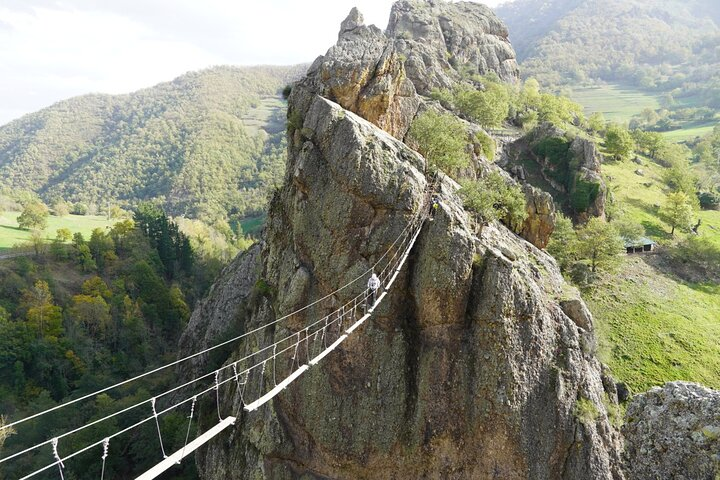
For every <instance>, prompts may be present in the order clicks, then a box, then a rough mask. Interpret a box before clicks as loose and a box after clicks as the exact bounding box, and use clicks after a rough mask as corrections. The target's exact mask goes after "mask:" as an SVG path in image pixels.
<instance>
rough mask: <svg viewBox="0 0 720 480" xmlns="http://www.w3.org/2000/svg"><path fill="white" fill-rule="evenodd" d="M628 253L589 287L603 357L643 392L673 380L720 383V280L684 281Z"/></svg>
mask: <svg viewBox="0 0 720 480" xmlns="http://www.w3.org/2000/svg"><path fill="white" fill-rule="evenodd" d="M651 258H652V257H639V256H638V257H628V258H627V260H626V261H625V264H624V265H623V267H622V268H621V269H619V271H618V273H616V274H612V275H607V276H605V277H604V278H603V280H602V281H601V282H599V283H598V284H597V285H596V286H595V287H594V288H593V289H592V290H590V291H588V292H585V294H584V295H583V297H584V298H585V300H586V302H587V304H588V306H589V307H590V310H591V311H592V312H593V314H594V316H595V325H596V328H597V332H598V340H599V349H598V355H599V357H600V360H601V361H603V362H604V363H606V364H608V365H609V366H610V369H611V370H612V372H613V375H614V376H615V377H616V378H617V379H618V380H620V381H623V382H625V383H627V384H628V385H629V386H630V388H631V389H632V391H634V392H641V391H645V390H647V389H649V388H650V387H652V386H656V385H662V384H664V383H665V382H668V381H672V380H686V381H692V382H700V383H703V384H705V385H707V386H709V387H711V388H720V285H711V284H685V283H682V282H679V281H677V280H675V279H674V278H672V277H670V276H667V275H664V274H663V273H662V272H661V271H659V270H658V269H656V268H654V267H653V266H651V265H649V264H648V261H649V260H650V259H651Z"/></svg>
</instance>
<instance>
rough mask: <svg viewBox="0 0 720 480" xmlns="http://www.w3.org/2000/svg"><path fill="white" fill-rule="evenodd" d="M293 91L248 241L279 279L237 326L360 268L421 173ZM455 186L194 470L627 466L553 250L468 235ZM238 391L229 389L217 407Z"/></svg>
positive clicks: (555, 472)
mask: <svg viewBox="0 0 720 480" xmlns="http://www.w3.org/2000/svg"><path fill="white" fill-rule="evenodd" d="M299 95H308V96H310V97H312V100H307V99H304V100H303V99H300V98H293V97H294V96H295V97H296V96H299ZM295 102H296V103H295ZM291 103H293V105H303V104H304V105H307V109H306V110H305V111H304V117H303V118H304V121H303V125H304V127H303V132H304V133H298V134H294V135H293V136H292V138H291V142H290V146H289V152H290V156H289V158H288V170H287V175H286V179H285V184H284V186H283V188H282V189H281V190H280V192H279V194H278V195H277V196H276V198H275V199H274V200H273V202H272V206H271V210H270V214H269V219H268V226H267V231H266V237H265V238H266V242H265V246H264V247H263V250H262V254H261V264H262V265H261V269H260V272H261V273H260V277H261V278H262V279H263V282H267V283H268V284H269V285H271V286H272V288H271V290H272V291H274V292H277V294H276V296H275V297H273V296H272V295H271V296H268V297H267V298H265V299H264V300H263V301H262V302H257V304H256V306H255V310H254V311H253V312H252V314H251V315H250V316H249V317H247V318H246V319H245V320H244V321H243V325H242V328H244V329H250V328H253V327H254V326H256V325H260V324H264V323H267V322H269V321H272V320H273V319H275V318H276V316H277V315H279V314H282V313H284V312H287V311H288V310H290V309H292V308H294V307H296V306H299V305H302V304H305V303H308V302H309V301H311V300H312V299H314V298H318V297H320V296H322V295H324V294H326V293H327V292H328V291H329V290H331V289H332V288H334V287H335V286H337V285H338V284H342V283H344V282H345V281H346V280H347V279H349V278H352V277H353V276H354V275H356V274H357V272H359V271H363V270H364V269H366V268H367V267H368V266H369V265H371V264H372V263H373V262H374V261H375V260H377V259H378V257H379V256H380V255H381V254H382V252H383V251H384V249H385V248H386V247H387V245H388V244H389V243H390V242H391V241H392V239H393V238H395V236H396V235H397V234H398V233H399V232H400V231H401V230H402V229H403V228H404V226H405V224H406V223H407V221H408V219H409V217H410V215H411V214H412V212H413V211H414V210H415V209H417V208H418V204H419V202H420V201H421V198H422V191H423V190H424V188H425V182H426V180H425V178H424V176H423V175H422V173H421V171H422V169H423V166H424V160H423V159H422V157H419V156H418V155H417V154H416V153H414V152H413V151H411V150H410V149H408V148H407V147H406V146H405V145H404V144H403V143H401V142H399V141H397V140H396V139H394V138H392V137H391V136H389V135H387V134H386V133H385V132H383V131H382V130H380V129H378V128H377V127H375V126H374V125H372V124H370V123H369V122H367V121H365V120H363V119H361V118H359V117H357V116H356V115H354V114H352V113H351V112H348V111H346V110H344V109H342V108H341V107H340V106H339V105H337V104H334V103H332V102H329V101H328V100H325V99H323V98H321V97H319V96H317V95H314V94H312V93H311V92H308V91H302V90H301V89H295V90H294V91H293V94H292V96H291ZM457 188H458V186H457V185H456V184H454V182H452V181H451V180H445V182H444V183H443V184H442V187H441V190H440V191H441V206H442V208H441V210H440V212H439V213H438V214H436V217H435V220H434V221H433V222H431V223H428V224H427V226H426V227H425V229H424V230H423V231H422V233H421V235H420V237H419V239H418V244H417V245H416V248H415V250H414V251H413V255H412V258H411V261H410V263H409V264H408V267H407V268H406V269H405V270H404V271H403V273H402V275H401V277H400V279H399V280H398V282H397V283H396V285H397V288H395V289H394V290H393V291H392V293H391V294H390V296H389V297H388V300H387V302H386V303H384V304H383V306H382V307H381V308H380V310H379V311H378V314H377V316H376V317H375V319H374V320H373V322H372V323H369V324H368V325H367V326H366V327H363V330H361V331H360V332H358V333H359V334H358V335H355V336H353V337H351V339H349V340H348V341H346V343H345V344H344V346H343V347H342V348H341V349H340V351H338V352H337V353H335V354H333V357H329V358H328V359H327V361H326V362H324V363H323V364H321V366H320V367H316V368H314V369H312V370H311V371H310V372H309V373H308V374H307V376H306V377H304V378H303V379H302V380H299V381H298V382H297V384H296V385H294V386H293V387H291V388H289V389H288V390H286V391H285V392H284V393H283V394H282V395H281V396H279V397H278V398H277V399H276V400H275V401H273V402H272V403H271V404H270V405H269V406H268V407H266V408H263V409H262V410H261V411H259V412H256V413H252V414H249V415H244V414H243V415H242V416H241V418H240V420H239V422H238V425H237V427H236V430H235V431H234V432H233V433H232V434H231V438H230V440H223V441H220V442H216V443H215V444H213V445H212V446H211V447H210V448H208V449H207V450H206V451H205V452H204V453H203V454H202V455H201V456H200V457H199V458H198V461H199V466H200V470H201V472H202V476H203V478H209V479H219V478H223V479H232V478H237V479H241V478H242V479H245V478H273V479H274V478H278V479H279V478H300V477H302V478H318V479H319V478H335V479H345V478H346V479H350V478H353V479H354V478H376V479H378V478H379V479H382V478H387V479H391V478H440V477H442V478H457V479H460V478H493V477H497V478H508V479H521V478H522V479H524V478H568V479H570V478H621V477H622V475H621V473H620V471H619V470H618V461H619V460H618V458H617V453H616V452H617V441H618V439H617V437H616V435H615V434H614V433H613V430H612V427H611V426H610V425H609V423H608V420H607V415H606V412H605V408H604V404H603V399H604V398H605V395H606V392H605V390H604V389H603V383H602V378H601V367H600V364H599V362H598V361H597V360H596V359H595V358H594V357H593V356H592V352H591V351H588V349H584V348H583V345H585V344H586V343H587V342H586V337H587V336H588V335H591V334H590V333H589V332H588V331H587V330H586V329H583V328H579V327H578V325H577V324H576V322H575V321H573V320H572V319H571V318H569V317H568V316H567V315H566V314H565V313H564V312H563V309H562V308H561V306H560V304H559V300H558V299H560V298H561V296H562V295H563V291H564V288H563V279H562V276H561V275H560V273H559V271H558V268H557V266H556V264H555V262H554V260H553V259H552V258H551V257H549V256H548V255H547V254H545V253H544V252H542V251H540V250H538V249H537V248H535V247H533V246H532V245H531V244H529V243H527V242H525V241H524V240H522V239H520V238H519V237H517V236H515V235H514V234H513V233H511V232H510V231H509V230H507V229H506V228H505V227H503V226H501V225H499V224H497V225H490V226H487V227H485V228H483V229H482V231H481V234H479V235H478V234H477V230H476V227H475V226H474V223H473V220H472V219H471V218H470V217H469V216H468V215H467V213H466V212H465V211H464V210H463V209H462V207H461V202H460V199H459V198H458V196H457V195H456V190H457ZM236 262H239V263H244V262H246V261H245V260H242V259H240V260H237V261H236ZM230 271H234V270H233V269H231V270H230ZM226 283H227V281H226V280H225V279H222V280H221V285H225V284H226ZM359 288H362V286H360V287H359ZM220 292H221V290H215V291H214V292H213V294H211V299H210V300H208V301H206V302H205V303H204V305H206V306H205V307H204V311H203V312H202V313H201V314H199V316H201V317H202V318H204V319H207V321H210V322H212V321H213V320H210V319H214V318H216V317H218V316H219V317H223V315H215V312H212V311H208V310H207V308H208V307H207V306H209V305H218V306H221V307H219V308H222V309H223V310H224V311H230V312H232V311H233V310H234V309H233V308H230V307H229V306H228V305H227V304H226V303H225V302H220V301H217V300H215V299H213V296H214V295H218V294H221V293H220ZM354 293H357V292H354V291H351V292H347V294H343V295H338V298H337V301H338V302H341V301H344V300H347V298H351V295H353V294H354ZM242 298H244V297H242V296H241V298H237V299H236V303H238V308H240V306H242V305H244V303H243V300H242ZM578 301H579V300H578ZM194 324H196V325H201V324H202V323H200V321H199V320H195V323H194ZM206 328H212V327H211V326H210V325H208V326H207V327H206ZM298 328H301V327H300V326H299V325H288V326H283V327H282V328H280V329H278V330H277V331H276V332H274V334H273V335H274V337H273V338H278V337H280V336H284V335H286V334H287V333H288V331H292V330H293V329H298ZM193 335H194V333H193V331H191V330H189V331H188V332H186V336H193ZM267 340H270V339H267ZM189 344H192V342H189ZM243 348H247V347H243ZM243 348H241V349H240V350H238V351H236V352H235V353H234V354H233V355H231V356H230V358H229V359H228V360H229V361H231V360H232V359H234V358H238V356H240V355H242V353H243ZM580 399H585V400H584V401H589V402H592V404H594V405H595V408H596V409H597V411H598V412H599V413H598V416H597V418H596V419H594V421H592V422H589V423H582V422H581V421H580V420H578V419H577V418H576V415H575V404H576V402H577V401H578V400H580ZM239 401H240V400H239V396H237V394H236V392H234V391H230V392H226V395H225V399H224V402H223V404H222V408H224V409H226V410H231V409H232V410H235V409H237V408H238V405H239ZM457 419H462V421H457ZM303 475H304V477H303Z"/></svg>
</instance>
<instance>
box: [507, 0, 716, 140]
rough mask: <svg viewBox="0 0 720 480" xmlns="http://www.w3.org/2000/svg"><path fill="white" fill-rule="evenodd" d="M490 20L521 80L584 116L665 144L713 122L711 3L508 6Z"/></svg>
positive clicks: (670, 0) (558, 1)
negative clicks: (499, 23) (504, 29)
mask: <svg viewBox="0 0 720 480" xmlns="http://www.w3.org/2000/svg"><path fill="white" fill-rule="evenodd" d="M498 14H499V15H500V16H501V17H502V18H503V20H504V21H505V22H506V23H507V24H508V28H509V31H510V40H511V41H512V43H513V45H514V46H515V48H516V49H517V52H518V59H519V61H520V62H521V72H522V75H523V76H524V77H526V78H527V77H535V78H537V79H538V81H539V82H540V83H541V84H542V85H543V86H545V87H548V88H551V89H554V90H564V91H565V92H566V93H567V94H568V95H569V96H571V97H572V98H573V99H574V100H576V101H578V102H580V103H582V104H583V105H584V106H585V107H586V110H587V112H588V113H589V112H601V113H604V114H605V115H606V117H607V118H610V119H612V120H614V121H620V122H631V121H632V122H634V125H635V126H639V127H642V128H645V129H648V130H655V131H659V132H664V133H665V135H666V138H668V139H671V140H673V141H683V140H693V139H695V138H696V137H699V136H702V135H704V134H706V133H708V132H709V131H710V130H711V129H712V127H713V126H714V125H715V124H716V123H717V122H718V121H719V117H720V28H719V27H720V4H718V2H716V1H715V0H687V1H682V0H652V1H646V0H549V1H548V0H515V1H513V2H511V3H507V4H505V5H503V6H501V7H500V8H499V9H498ZM643 111H644V113H643ZM653 112H654V113H653ZM641 113H642V114H643V116H641Z"/></svg>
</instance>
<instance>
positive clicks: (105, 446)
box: [100, 438, 110, 480]
mask: <svg viewBox="0 0 720 480" xmlns="http://www.w3.org/2000/svg"><path fill="white" fill-rule="evenodd" d="M109 448H110V439H109V438H105V439H104V440H103V454H102V461H103V463H102V470H101V472H100V480H103V479H104V478H105V459H107V457H108V449H109Z"/></svg>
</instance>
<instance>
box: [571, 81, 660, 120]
mask: <svg viewBox="0 0 720 480" xmlns="http://www.w3.org/2000/svg"><path fill="white" fill-rule="evenodd" d="M570 98H572V99H573V100H574V101H576V102H578V103H579V104H580V105H582V106H583V107H585V113H586V114H587V115H590V114H591V113H594V112H601V113H602V114H603V115H605V118H607V119H608V120H611V121H613V122H618V123H625V122H629V121H630V119H631V118H632V117H633V115H637V114H638V113H640V112H641V111H642V110H643V109H645V108H652V109H653V110H655V109H657V108H660V101H659V97H658V96H656V95H652V94H649V93H645V92H642V91H640V90H637V89H634V88H627V87H622V86H619V85H599V86H592V87H577V88H573V90H572V93H571V95H570Z"/></svg>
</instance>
